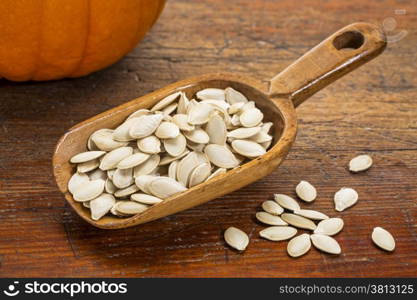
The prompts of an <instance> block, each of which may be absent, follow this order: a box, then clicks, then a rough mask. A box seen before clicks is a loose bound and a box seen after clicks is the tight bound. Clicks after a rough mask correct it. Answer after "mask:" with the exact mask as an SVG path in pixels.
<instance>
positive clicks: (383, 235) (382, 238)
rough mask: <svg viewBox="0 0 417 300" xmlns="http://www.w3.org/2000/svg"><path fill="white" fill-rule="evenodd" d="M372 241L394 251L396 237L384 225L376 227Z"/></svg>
mask: <svg viewBox="0 0 417 300" xmlns="http://www.w3.org/2000/svg"><path fill="white" fill-rule="evenodd" d="M372 241H373V242H374V243H375V244H376V245H377V246H378V247H380V248H382V249H384V250H386V251H394V249H395V239H394V237H393V236H392V234H391V233H389V232H388V231H387V230H385V229H384V228H382V227H375V228H374V230H373V231H372Z"/></svg>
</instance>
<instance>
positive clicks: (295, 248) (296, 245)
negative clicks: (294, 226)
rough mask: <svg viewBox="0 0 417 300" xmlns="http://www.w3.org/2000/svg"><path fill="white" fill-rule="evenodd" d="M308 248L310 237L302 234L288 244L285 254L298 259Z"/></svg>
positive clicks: (309, 246)
mask: <svg viewBox="0 0 417 300" xmlns="http://www.w3.org/2000/svg"><path fill="white" fill-rule="evenodd" d="M310 248H311V241H310V236H309V235H308V234H307V233H303V234H301V235H299V236H296V237H295V238H292V239H291V240H290V241H289V242H288V245H287V252H288V254H289V255H290V256H291V257H300V256H302V255H304V254H306V253H307V252H308V251H309V250H310Z"/></svg>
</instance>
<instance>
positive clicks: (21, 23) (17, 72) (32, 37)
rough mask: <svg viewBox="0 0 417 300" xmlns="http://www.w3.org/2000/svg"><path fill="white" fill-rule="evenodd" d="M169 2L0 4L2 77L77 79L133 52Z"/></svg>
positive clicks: (33, 0)
mask: <svg viewBox="0 0 417 300" xmlns="http://www.w3.org/2000/svg"><path fill="white" fill-rule="evenodd" d="M164 4H165V0H0V78H1V77H2V78H6V79H9V80H13V81H27V80H51V79H59V78H64V77H79V76H84V75H87V74H89V73H91V72H94V71H97V70H100V69H102V68H105V67H107V66H109V65H111V64H113V63H115V62H116V61H118V60H119V59H120V58H122V57H123V56H124V55H125V54H126V53H127V52H129V51H130V50H132V49H133V48H134V46H135V45H136V44H137V43H138V42H139V41H140V40H141V39H142V38H143V37H144V35H145V34H146V32H147V31H148V30H149V29H150V27H151V26H152V25H153V23H154V22H155V21H156V19H157V18H158V16H159V14H160V12H161V11H162V9H163V6H164Z"/></svg>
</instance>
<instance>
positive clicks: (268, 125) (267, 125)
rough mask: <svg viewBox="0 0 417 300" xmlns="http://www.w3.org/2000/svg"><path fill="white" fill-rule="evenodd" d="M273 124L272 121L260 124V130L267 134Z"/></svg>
mask: <svg viewBox="0 0 417 300" xmlns="http://www.w3.org/2000/svg"><path fill="white" fill-rule="evenodd" d="M273 125H274V123H272V122H266V123H264V124H262V132H263V133H267V134H268V133H269V131H270V130H271V128H272V126H273Z"/></svg>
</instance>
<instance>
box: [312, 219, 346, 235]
mask: <svg viewBox="0 0 417 300" xmlns="http://www.w3.org/2000/svg"><path fill="white" fill-rule="evenodd" d="M343 225H344V222H343V220H342V219H341V218H330V219H326V220H323V221H321V222H319V223H318V224H317V228H316V229H315V230H314V233H319V234H325V235H335V234H338V233H339V232H340V231H341V230H342V229H343Z"/></svg>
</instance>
